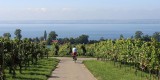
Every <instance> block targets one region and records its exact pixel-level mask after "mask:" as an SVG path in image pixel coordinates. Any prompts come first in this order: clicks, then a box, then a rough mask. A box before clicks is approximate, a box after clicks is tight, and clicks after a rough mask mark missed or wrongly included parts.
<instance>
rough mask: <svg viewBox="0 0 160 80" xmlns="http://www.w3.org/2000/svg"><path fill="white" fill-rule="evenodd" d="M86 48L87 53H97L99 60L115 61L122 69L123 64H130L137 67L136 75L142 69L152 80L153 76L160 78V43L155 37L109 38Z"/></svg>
mask: <svg viewBox="0 0 160 80" xmlns="http://www.w3.org/2000/svg"><path fill="white" fill-rule="evenodd" d="M86 48H87V53H88V54H91V53H92V54H95V56H96V57H97V59H98V60H102V61H113V62H114V65H115V66H117V67H119V68H120V69H121V68H122V65H129V66H130V67H131V68H134V69H135V75H137V71H138V70H140V71H144V72H147V73H149V74H150V75H149V76H148V77H149V79H150V80H151V77H152V76H153V77H154V78H156V77H157V79H158V80H159V79H160V43H159V42H157V41H156V40H154V39H152V41H149V42H146V41H142V40H140V39H119V40H107V41H101V42H99V43H95V44H88V45H86ZM141 76H143V74H142V73H141Z"/></svg>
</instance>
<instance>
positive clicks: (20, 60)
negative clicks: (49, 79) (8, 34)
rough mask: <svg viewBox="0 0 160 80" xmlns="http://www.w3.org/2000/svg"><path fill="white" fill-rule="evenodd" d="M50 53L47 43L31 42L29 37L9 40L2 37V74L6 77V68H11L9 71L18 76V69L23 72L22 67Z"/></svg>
mask: <svg viewBox="0 0 160 80" xmlns="http://www.w3.org/2000/svg"><path fill="white" fill-rule="evenodd" d="M46 55H48V50H47V48H46V45H45V44H44V43H43V42H41V43H34V42H31V41H30V40H29V39H27V38H25V39H24V40H19V39H15V40H9V39H5V38H1V39H0V60H1V61H0V73H2V74H0V76H1V75H2V76H3V77H5V73H4V70H5V69H9V73H10V74H12V76H13V77H16V70H17V69H18V70H19V72H20V73H22V72H23V69H22V68H25V69H26V68H27V67H28V66H30V65H31V64H37V62H38V60H40V59H42V58H44V57H45V56H46Z"/></svg>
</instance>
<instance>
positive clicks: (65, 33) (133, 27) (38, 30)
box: [0, 24, 160, 40]
mask: <svg viewBox="0 0 160 80" xmlns="http://www.w3.org/2000/svg"><path fill="white" fill-rule="evenodd" d="M16 29H21V30H22V36H23V38H24V37H28V38H29V37H31V38H34V37H40V36H43V34H44V30H46V31H47V33H49V32H50V31H56V33H57V34H58V38H65V37H74V38H75V37H78V36H80V35H81V34H86V35H89V39H94V40H99V39H100V38H101V37H104V38H108V39H115V38H119V36H120V34H123V35H124V37H125V38H128V37H131V36H132V35H134V33H135V32H136V31H142V32H143V33H144V34H148V35H152V34H153V33H154V32H160V24H0V36H2V35H3V33H5V32H9V33H11V35H12V38H13V37H15V35H14V31H15V30H16Z"/></svg>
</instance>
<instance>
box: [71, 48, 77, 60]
mask: <svg viewBox="0 0 160 80" xmlns="http://www.w3.org/2000/svg"><path fill="white" fill-rule="evenodd" d="M72 57H73V60H74V59H75V60H77V48H75V47H73V48H72Z"/></svg>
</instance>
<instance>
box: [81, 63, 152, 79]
mask: <svg viewBox="0 0 160 80" xmlns="http://www.w3.org/2000/svg"><path fill="white" fill-rule="evenodd" d="M83 63H84V64H85V66H86V67H87V68H88V69H89V70H90V71H91V73H92V74H93V75H94V76H95V77H96V78H97V79H98V80H149V79H148V78H147V76H148V74H147V73H144V72H141V71H138V72H137V75H135V69H133V68H130V67H129V66H123V68H119V67H116V66H114V64H113V62H102V61H97V60H87V61H84V62H83ZM141 73H143V76H141Z"/></svg>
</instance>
